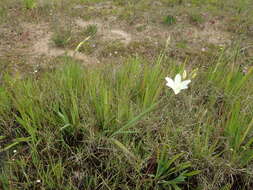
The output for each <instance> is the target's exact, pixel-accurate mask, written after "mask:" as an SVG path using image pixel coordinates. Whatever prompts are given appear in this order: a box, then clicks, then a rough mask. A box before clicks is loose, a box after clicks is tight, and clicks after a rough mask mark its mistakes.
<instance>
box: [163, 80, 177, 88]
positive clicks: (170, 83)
mask: <svg viewBox="0 0 253 190" xmlns="http://www.w3.org/2000/svg"><path fill="white" fill-rule="evenodd" d="M165 80H166V81H167V83H166V85H167V86H168V87H170V88H174V87H175V84H174V81H173V80H172V79H171V78H169V77H166V78H165Z"/></svg>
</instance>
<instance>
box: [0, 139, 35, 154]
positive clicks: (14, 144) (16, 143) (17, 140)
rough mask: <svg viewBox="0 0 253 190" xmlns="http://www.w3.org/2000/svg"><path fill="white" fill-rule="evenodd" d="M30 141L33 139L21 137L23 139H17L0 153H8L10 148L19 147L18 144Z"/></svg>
mask: <svg viewBox="0 0 253 190" xmlns="http://www.w3.org/2000/svg"><path fill="white" fill-rule="evenodd" d="M30 139H31V138H30V137H21V138H17V139H15V140H14V141H13V143H11V144H9V145H8V146H6V147H5V148H3V149H0V152H4V151H7V150H9V149H10V148H12V147H14V146H16V145H18V144H19V143H21V142H28V141H30Z"/></svg>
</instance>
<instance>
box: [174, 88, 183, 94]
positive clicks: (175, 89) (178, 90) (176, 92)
mask: <svg viewBox="0 0 253 190" xmlns="http://www.w3.org/2000/svg"><path fill="white" fill-rule="evenodd" d="M172 90H173V91H174V93H175V94H178V93H179V92H180V91H181V89H180V88H172Z"/></svg>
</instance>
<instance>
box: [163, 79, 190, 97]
mask: <svg viewBox="0 0 253 190" xmlns="http://www.w3.org/2000/svg"><path fill="white" fill-rule="evenodd" d="M165 80H166V81H167V83H166V85H167V86H168V87H170V88H172V90H173V91H174V93H175V94H178V93H179V92H180V91H181V90H183V89H187V88H188V84H189V83H190V82H191V80H185V81H182V80H181V75H180V74H177V75H176V76H175V79H174V80H173V79H171V78H169V77H166V78H165Z"/></svg>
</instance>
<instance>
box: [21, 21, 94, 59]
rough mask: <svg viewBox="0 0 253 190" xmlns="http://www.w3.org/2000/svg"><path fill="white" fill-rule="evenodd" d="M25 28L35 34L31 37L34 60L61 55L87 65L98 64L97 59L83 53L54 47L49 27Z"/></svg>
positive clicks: (28, 25)
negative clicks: (40, 57)
mask: <svg viewBox="0 0 253 190" xmlns="http://www.w3.org/2000/svg"><path fill="white" fill-rule="evenodd" d="M24 27H25V28H26V30H29V31H30V33H31V34H33V35H30V36H31V47H30V53H29V54H30V55H31V56H32V57H33V58H36V57H38V56H48V57H57V56H61V55H68V56H71V57H73V58H75V59H78V60H81V61H83V62H84V63H85V64H94V63H97V62H98V60H97V59H96V58H93V57H90V56H87V55H85V54H83V53H80V52H75V51H73V50H65V49H60V48H56V47H53V45H52V42H51V39H52V35H53V33H52V32H49V26H48V25H45V24H44V25H33V24H25V25H24Z"/></svg>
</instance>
